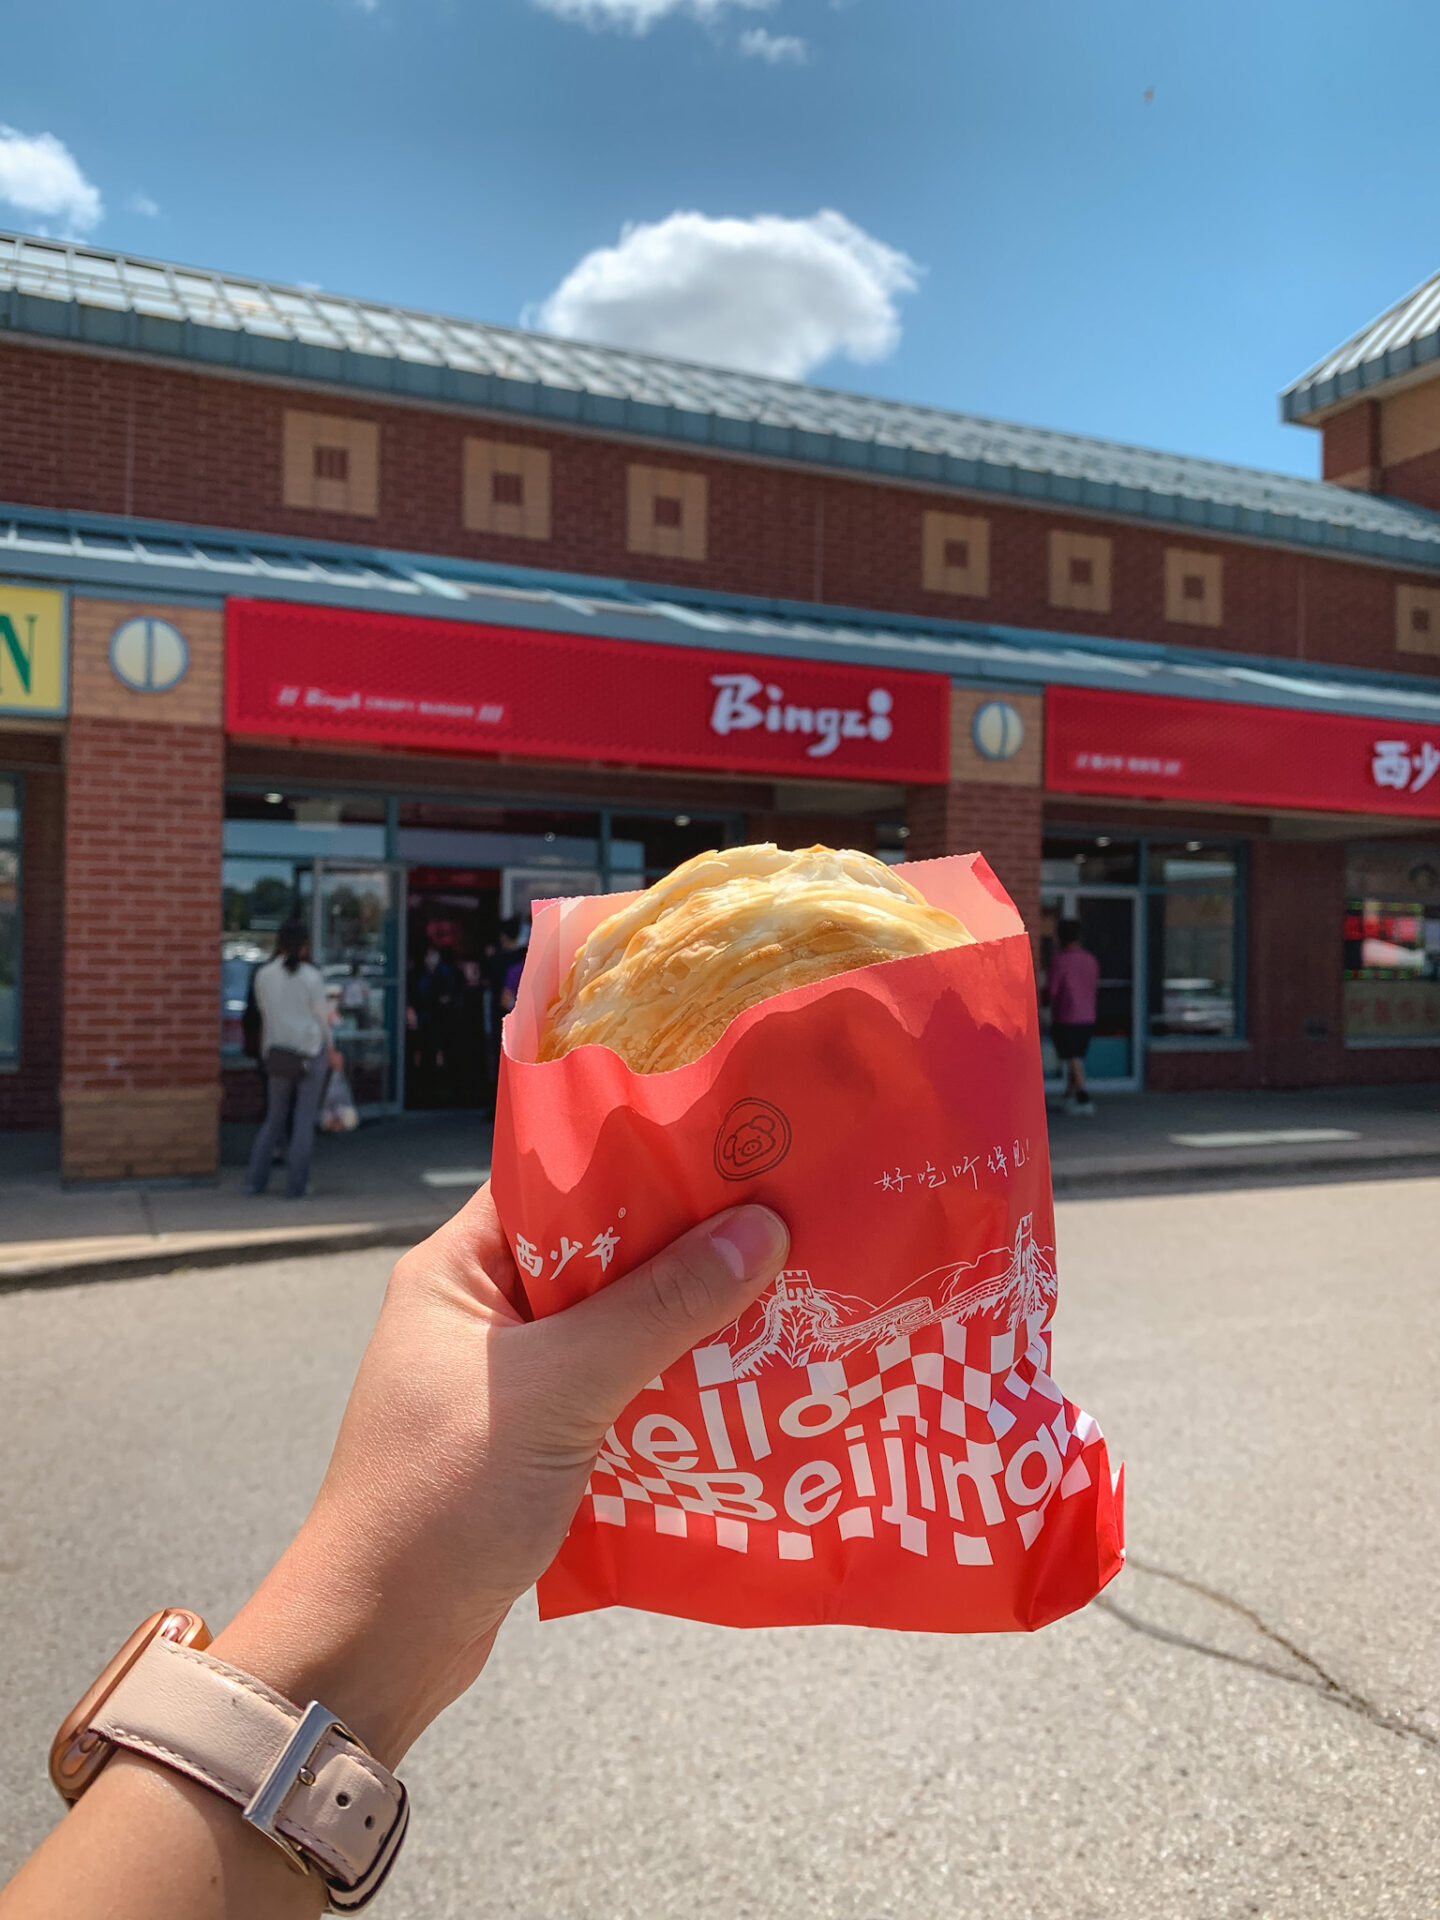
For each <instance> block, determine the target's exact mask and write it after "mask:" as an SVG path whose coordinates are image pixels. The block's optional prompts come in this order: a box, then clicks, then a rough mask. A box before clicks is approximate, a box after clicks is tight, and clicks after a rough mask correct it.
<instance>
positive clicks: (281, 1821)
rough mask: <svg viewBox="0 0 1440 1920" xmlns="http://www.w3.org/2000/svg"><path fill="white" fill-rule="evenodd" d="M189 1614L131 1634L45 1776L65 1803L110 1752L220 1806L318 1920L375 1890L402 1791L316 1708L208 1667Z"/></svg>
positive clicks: (388, 1855)
mask: <svg viewBox="0 0 1440 1920" xmlns="http://www.w3.org/2000/svg"><path fill="white" fill-rule="evenodd" d="M209 1645H210V1633H209V1630H208V1628H207V1627H206V1625H205V1622H204V1621H203V1620H202V1619H201V1618H200V1615H199V1614H198V1613H191V1612H189V1611H188V1610H187V1609H186V1608H184V1607H167V1608H165V1609H163V1610H162V1611H161V1612H160V1613H152V1614H151V1616H150V1618H149V1619H148V1620H146V1621H145V1622H143V1624H142V1625H140V1626H139V1627H137V1628H136V1629H135V1631H134V1633H132V1634H131V1636H130V1638H129V1639H128V1640H127V1641H126V1642H125V1644H124V1646H123V1647H122V1648H121V1649H120V1651H119V1652H118V1653H117V1654H116V1655H115V1658H114V1659H113V1660H112V1661H111V1662H110V1664H109V1665H108V1666H107V1667H106V1669H105V1671H104V1672H103V1673H102V1674H101V1675H100V1677H99V1679H98V1680H97V1681H96V1682H95V1684H94V1686H92V1687H91V1688H90V1689H89V1691H88V1692H87V1693H86V1694H85V1695H84V1697H83V1698H82V1699H81V1700H80V1701H79V1702H78V1703H77V1705H76V1706H75V1708H74V1710H73V1711H72V1712H71V1713H69V1714H67V1715H66V1717H65V1719H64V1721H63V1722H62V1723H61V1726H60V1731H59V1732H58V1733H57V1734H56V1736H55V1741H54V1744H53V1745H52V1747H51V1749H50V1778H51V1780H52V1781H53V1782H54V1783H55V1787H56V1789H57V1791H58V1792H59V1794H60V1796H61V1798H62V1799H63V1800H64V1801H65V1802H66V1803H67V1805H71V1806H73V1805H74V1803H75V1802H76V1801H77V1800H78V1799H79V1798H80V1796H81V1794H82V1793H84V1792H85V1790H86V1788H87V1787H89V1786H91V1785H92V1784H93V1783H94V1781H95V1779H96V1777H97V1776H98V1774H99V1773H100V1770H101V1768H102V1767H104V1765H105V1764H106V1762H107V1761H108V1760H109V1759H110V1758H111V1756H112V1755H113V1754H114V1752H115V1750H116V1748H117V1747H127V1748H129V1749H130V1750H131V1751H132V1752H134V1753H139V1754H143V1755H144V1756H145V1757H146V1758H147V1759H150V1760H155V1761H158V1762H159V1763H160V1764H161V1765H162V1766H166V1767H171V1768H173V1769H174V1770H175V1771H176V1772H178V1773H183V1774H185V1775H187V1776H188V1777H189V1778H190V1779H191V1780H197V1781H199V1782H200V1784H201V1785H202V1786H206V1787H209V1788H211V1789H212V1791H214V1792H215V1793H218V1794H222V1795H223V1796H224V1797H225V1799H227V1800H232V1801H234V1803H235V1804H236V1806H238V1807H239V1809H240V1817H241V1819H242V1820H244V1821H245V1822H246V1823H247V1824H248V1825H250V1826H252V1827H253V1828H254V1829H255V1830H256V1832H257V1833H263V1834H264V1836H265V1838H266V1839H267V1840H269V1841H271V1842H272V1843H273V1844H274V1845H275V1846H277V1847H278V1848H279V1849H280V1851H281V1852H282V1853H283V1854H284V1855H285V1857H286V1859H287V1860H288V1861H289V1863H290V1865H291V1866H292V1867H294V1868H295V1869H296V1871H297V1872H300V1873H311V1872H313V1873H316V1874H318V1875H319V1877H320V1878H321V1880H323V1881H324V1883H325V1886H326V1889H327V1891H328V1894H329V1902H328V1904H329V1911H330V1912H331V1913H358V1912H359V1910H360V1909H361V1908H362V1907H366V1906H368V1905H369V1904H370V1902H371V1901H372V1900H373V1899H374V1898H375V1895H376V1894H377V1893H378V1892H379V1891H380V1887H381V1885H382V1884H383V1882H384V1880H385V1876H386V1875H387V1874H388V1873H389V1871H390V1869H391V1867H392V1866H393V1865H394V1863H395V1856H396V1855H397V1854H398V1853H399V1851H400V1843H401V1841H402V1840H403V1839H404V1838H405V1829H406V1826H407V1825H408V1823H409V1818H410V1804H409V1801H408V1799H407V1797H406V1794H405V1789H404V1787H403V1786H402V1785H401V1784H400V1782H399V1781H398V1780H397V1779H396V1778H395V1776H394V1775H393V1774H392V1773H390V1772H389V1771H388V1770H387V1769H386V1768H385V1767H382V1766H381V1764H380V1762H379V1761H378V1760H376V1759H375V1758H374V1756H373V1755H372V1754H370V1753H369V1752H368V1751H367V1750H366V1748H365V1746H364V1745H363V1743H362V1742H361V1741H359V1740H358V1739H357V1738H356V1737H355V1735H354V1734H353V1733H351V1731H350V1730H349V1728H348V1727H346V1726H343V1725H342V1724H341V1722H340V1721H339V1720H337V1719H336V1718H335V1716H334V1714H333V1713H330V1712H328V1711H327V1710H326V1709H325V1708H324V1707H322V1706H321V1705H320V1703H319V1702H318V1701H316V1700H312V1701H311V1702H310V1704H309V1706H308V1707H306V1708H305V1709H304V1710H303V1711H302V1710H301V1709H300V1708H299V1707H297V1706H295V1705H294V1704H293V1703H292V1702H291V1701H289V1700H287V1699H285V1698H284V1696H283V1695H282V1694H278V1693H276V1692H275V1691H274V1689H273V1688H271V1687H267V1686H265V1685H264V1683H263V1682H261V1681H259V1680H256V1679H254V1678H253V1677H252V1676H251V1675H250V1674H248V1673H241V1672H240V1671H239V1669H238V1668H236V1667H232V1666H228V1665H227V1664H226V1663H225V1661H223V1660H217V1659H216V1658H215V1656H214V1655H213V1654H211V1653H208V1652H207V1651H206V1649H207V1648H208V1647H209Z"/></svg>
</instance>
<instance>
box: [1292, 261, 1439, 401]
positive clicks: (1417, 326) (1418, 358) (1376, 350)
mask: <svg viewBox="0 0 1440 1920" xmlns="http://www.w3.org/2000/svg"><path fill="white" fill-rule="evenodd" d="M1437 359H1440V273H1436V274H1432V275H1431V276H1430V278H1429V279H1428V280H1427V281H1425V282H1424V284H1423V285H1421V286H1418V287H1416V289H1415V291H1414V292H1413V293H1407V294H1406V296H1405V298H1404V299H1403V300H1397V301H1396V303H1395V305H1394V306H1393V307H1389V308H1387V309H1386V311H1385V312H1384V313H1382V314H1381V315H1380V317H1379V319H1378V320H1372V321H1371V322H1370V324H1369V326H1368V327H1362V328H1361V329H1360V331H1359V333H1356V334H1352V335H1351V337H1350V339H1348V340H1347V341H1346V342H1345V344H1344V346H1341V347H1336V349H1335V351H1334V352H1333V353H1327V354H1326V356H1325V358H1324V359H1323V360H1320V361H1317V362H1316V364H1315V365H1314V366H1313V367H1311V369H1310V371H1309V372H1308V373H1302V374H1301V376H1300V378H1299V379H1298V380H1296V381H1293V382H1292V383H1291V385H1290V386H1288V387H1287V388H1286V389H1285V391H1284V392H1283V393H1282V394H1281V396H1280V413H1281V417H1282V419H1285V420H1299V421H1309V420H1313V419H1314V418H1315V417H1316V416H1317V415H1319V414H1322V413H1324V412H1325V411H1326V410H1327V409H1328V408H1330V407H1333V406H1336V405H1338V404H1339V403H1340V402H1341V401H1343V400H1349V399H1352V398H1353V397H1355V396H1356V395H1358V394H1362V393H1364V392H1365V391H1366V390H1367V389H1368V388H1370V387H1378V386H1382V385H1384V384H1385V383H1386V382H1387V381H1390V380H1398V379H1399V378H1400V377H1401V376H1402V375H1403V374H1407V373H1414V372H1415V371H1417V369H1419V368H1422V367H1426V366H1428V365H1429V364H1430V363H1431V362H1432V361H1433V360H1437Z"/></svg>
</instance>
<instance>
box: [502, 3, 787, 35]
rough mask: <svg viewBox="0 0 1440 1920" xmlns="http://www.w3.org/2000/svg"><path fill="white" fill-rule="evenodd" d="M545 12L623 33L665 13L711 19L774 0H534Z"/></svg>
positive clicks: (648, 25)
mask: <svg viewBox="0 0 1440 1920" xmlns="http://www.w3.org/2000/svg"><path fill="white" fill-rule="evenodd" d="M534 3H535V5H536V6H537V7H540V8H543V10H544V11H545V12H546V13H555V14H558V15H559V16H560V18H561V19H562V20H578V21H580V22H581V24H582V25H584V26H587V27H619V28H620V29H621V31H622V32H625V33H648V32H649V31H650V29H651V27H653V26H654V25H655V23H656V21H657V20H663V19H665V17H666V16H667V15H668V14H672V13H688V14H689V15H690V17H691V18H692V19H694V20H703V21H707V22H713V21H716V20H718V19H720V17H721V16H722V15H723V14H724V12H725V10H726V8H727V7H747V8H750V9H751V10H763V9H765V8H767V7H773V6H775V5H776V4H777V0H534Z"/></svg>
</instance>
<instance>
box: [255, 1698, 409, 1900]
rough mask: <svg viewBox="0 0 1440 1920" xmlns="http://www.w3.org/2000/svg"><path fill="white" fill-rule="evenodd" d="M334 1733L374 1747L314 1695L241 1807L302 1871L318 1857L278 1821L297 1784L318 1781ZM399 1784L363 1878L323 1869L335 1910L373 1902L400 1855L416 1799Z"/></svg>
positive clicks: (354, 1743)
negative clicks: (348, 1878) (342, 1877)
mask: <svg viewBox="0 0 1440 1920" xmlns="http://www.w3.org/2000/svg"><path fill="white" fill-rule="evenodd" d="M332 1733H336V1734H339V1736H340V1738H341V1739H342V1740H348V1741H349V1742H350V1744H351V1745H352V1746H354V1747H358V1748H359V1750H360V1752H361V1753H366V1754H368V1753H369V1751H370V1750H369V1748H368V1747H367V1746H366V1745H365V1743H364V1741H363V1740H361V1739H360V1738H359V1736H358V1735H357V1734H355V1733H353V1732H352V1731H351V1729H350V1728H349V1727H347V1726H346V1725H345V1723H344V1721H343V1720H339V1719H337V1718H336V1717H335V1715H334V1714H333V1713H331V1712H330V1710H329V1708H328V1707H323V1706H322V1705H321V1704H320V1702H319V1701H318V1700H312V1701H311V1702H310V1704H309V1706H308V1707H306V1709H305V1711H304V1712H303V1713H302V1714H301V1716H300V1719H299V1722H298V1724H297V1725H296V1728H295V1731H294V1732H293V1733H292V1734H291V1736H290V1738H289V1739H288V1740H287V1741H286V1743H285V1745H284V1747H283V1748H282V1749H281V1751H280V1753H279V1755H278V1756H277V1757H276V1759H275V1761H274V1763H273V1764H272V1766H271V1767H270V1770H269V1772H268V1773H267V1774H266V1775H265V1778H264V1779H263V1780H262V1781H261V1782H260V1784H259V1786H258V1787H257V1788H256V1789H255V1791H254V1793H253V1794H252V1795H251V1796H250V1798H249V1800H248V1801H247V1802H246V1804H245V1805H244V1806H243V1807H242V1808H241V1810H240V1817H241V1819H242V1820H244V1821H245V1823H246V1824H247V1825H248V1826H250V1827H253V1828H254V1830H255V1832H256V1833H260V1834H263V1835H264V1836H265V1838H266V1839H267V1840H269V1841H270V1842H271V1843H272V1845H274V1846H276V1847H278V1848H279V1849H280V1851H281V1852H282V1853H283V1854H284V1855H285V1858H286V1860H287V1861H288V1862H289V1864H290V1865H291V1866H292V1867H293V1868H294V1869H295V1871H296V1872H297V1873H309V1872H310V1871H311V1870H312V1868H313V1867H315V1866H316V1863H315V1862H314V1861H313V1860H312V1859H311V1857H310V1856H309V1855H307V1854H306V1853H304V1852H303V1851H302V1849H301V1848H300V1847H298V1846H297V1845H296V1844H295V1842H294V1841H293V1840H291V1839H290V1838H289V1837H288V1835H286V1834H284V1833H282V1832H281V1831H280V1829H279V1825H278V1822H279V1820H280V1818H281V1816H282V1814H283V1813H284V1811H285V1806H286V1803H287V1801H288V1800H289V1798H290V1796H291V1794H292V1793H294V1791H295V1789H296V1788H297V1787H300V1786H305V1787H313V1786H314V1784H315V1771H314V1768H313V1765H312V1763H313V1762H314V1761H315V1760H316V1759H317V1758H318V1757H319V1753H320V1749H321V1747H322V1746H323V1745H324V1744H325V1741H326V1739H327V1738H328V1737H329V1736H330V1735H331V1734H332ZM395 1784H396V1786H397V1787H398V1788H399V1791H400V1800H399V1805H398V1807H397V1809H396V1815H395V1820H394V1822H393V1824H392V1825H391V1828H390V1831H389V1833H388V1834H386V1835H385V1837H384V1840H383V1841H382V1843H381V1845H380V1846H379V1848H378V1850H377V1852H376V1856H375V1859H374V1861H373V1862H372V1863H371V1866H370V1869H369V1871H368V1872H367V1873H366V1874H365V1875H364V1877H363V1878H362V1879H361V1880H358V1881H355V1882H353V1883H350V1884H346V1883H342V1882H339V1881H335V1880H332V1879H330V1877H329V1876H328V1875H322V1877H323V1878H324V1880H325V1884H326V1886H327V1888H328V1890H329V1901H328V1905H329V1909H330V1911H331V1912H332V1913H353V1912H356V1911H358V1910H359V1909H360V1908H361V1907H364V1906H367V1905H368V1904H369V1902H370V1901H371V1900H373V1899H374V1897H375V1895H376V1894H377V1893H378V1892H379V1890H380V1886H381V1884H382V1882H383V1881H384V1879H385V1877H386V1875H387V1874H388V1873H389V1871H390V1867H391V1865H392V1863H393V1862H394V1859H395V1856H396V1855H397V1854H398V1852H399V1851H400V1842H401V1841H402V1840H403V1839H404V1837H405V1829H406V1827H407V1826H408V1825H409V1820H410V1803H409V1798H408V1796H407V1794H406V1792H405V1789H404V1787H403V1785H401V1783H400V1782H399V1781H396V1783H395ZM367 1824H368V1823H367Z"/></svg>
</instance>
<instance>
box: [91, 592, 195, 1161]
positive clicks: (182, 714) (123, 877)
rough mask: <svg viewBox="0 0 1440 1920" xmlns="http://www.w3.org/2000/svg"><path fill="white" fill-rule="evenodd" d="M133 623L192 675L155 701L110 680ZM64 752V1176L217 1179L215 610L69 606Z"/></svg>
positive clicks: (102, 604) (102, 603) (103, 604)
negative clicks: (113, 647)
mask: <svg viewBox="0 0 1440 1920" xmlns="http://www.w3.org/2000/svg"><path fill="white" fill-rule="evenodd" d="M137 614H150V615H154V616H156V617H159V618H162V619H167V620H169V621H170V622H171V623H172V624H174V625H175V626H176V627H178V628H179V629H180V631H181V632H182V634H183V635H184V637H185V640H186V642H187V644H188V647H189V654H190V665H189V670H188V672H187V673H186V674H185V676H184V678H183V679H182V680H181V681H180V682H179V683H178V685H176V686H174V687H172V688H170V689H169V690H168V691H166V692H163V693H146V694H142V693H135V692H133V691H131V690H130V689H128V688H126V687H124V686H122V685H121V683H120V682H119V681H118V680H117V679H116V678H115V676H114V674H113V673H112V672H111V671H110V667H109V653H108V649H109V640H110V636H111V634H112V633H113V632H114V630H115V628H116V627H117V626H118V625H119V624H120V623H121V622H122V621H124V620H128V619H132V618H134V617H135V616H136V615H137ZM70 642H71V697H72V711H71V717H70V725H69V736H68V742H67V750H66V761H67V777H66V818H65V842H66V844H65V958H64V990H65V1041H64V1058H63V1077H62V1083H61V1095H60V1098H61V1107H62V1112H63V1133H62V1150H61V1152H62V1165H63V1168H64V1171H65V1173H66V1175H67V1176H68V1177H69V1178H71V1179H77V1180H84V1179H92V1180H118V1179H131V1178H173V1177H185V1176H195V1175H205V1174H210V1173H213V1172H214V1170H215V1168H216V1165H217V1164H218V1158H219V1131H218V1119H217V1113H218V1103H219V1097H220V1071H219V995H220V971H219V970H220V940H219V934H220V907H221V902H220V851H221V823H222V818H223V809H224V776H225V748H224V734H223V732H222V730H221V690H222V665H223V627H222V619H221V615H220V612H219V610H218V609H212V608H200V607H176V606H154V607H144V606H138V605H136V604H135V603H133V602H131V603H122V602H110V601H102V600H92V599H86V598H83V597H81V596H78V595H77V596H76V598H75V600H74V602H73V604H72V609H71V623H70Z"/></svg>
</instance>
